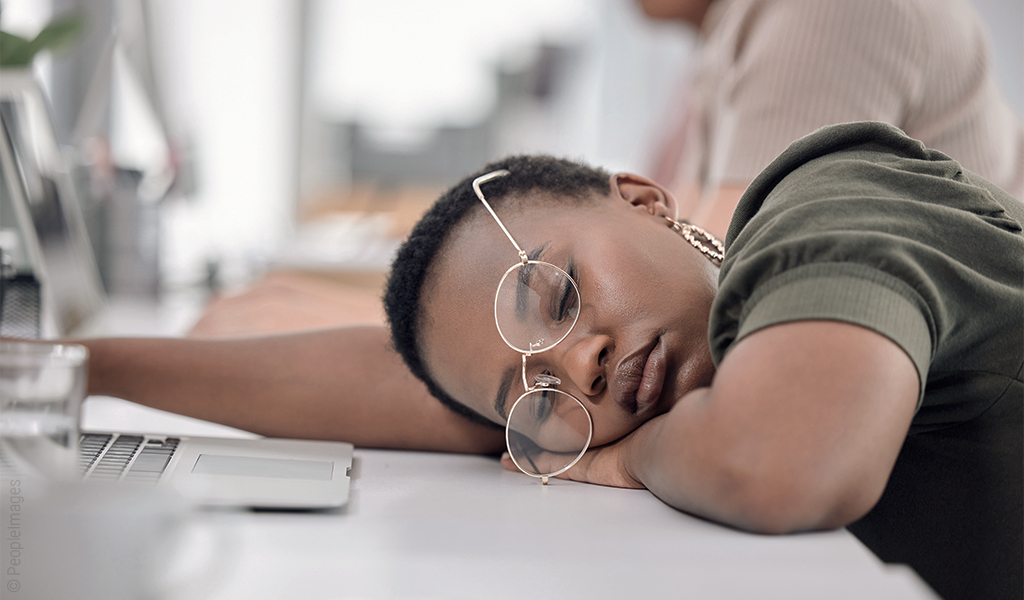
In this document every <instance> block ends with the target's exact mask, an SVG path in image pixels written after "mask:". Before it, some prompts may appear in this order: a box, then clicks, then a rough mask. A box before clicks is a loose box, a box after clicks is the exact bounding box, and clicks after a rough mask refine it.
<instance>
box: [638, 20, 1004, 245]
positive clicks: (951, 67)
mask: <svg viewBox="0 0 1024 600" xmlns="http://www.w3.org/2000/svg"><path fill="white" fill-rule="evenodd" d="M638 2H639V4H640V6H641V7H642V8H643V10H644V11H645V13H646V14H647V15H648V16H650V17H652V18H655V19H664V20H676V21H683V22H686V23H689V24H691V25H693V26H695V27H698V28H699V30H700V31H699V35H700V39H701V48H700V54H699V56H698V58H697V59H696V60H697V64H696V67H695V74H694V76H693V78H692V80H691V81H690V82H689V84H688V85H687V87H686V92H685V93H684V94H682V95H681V96H680V98H679V100H678V102H677V103H676V114H675V115H673V116H672V117H671V118H670V119H668V121H669V122H671V123H672V125H671V126H670V133H669V135H667V137H666V139H665V140H664V141H663V143H662V146H661V148H660V150H659V151H658V153H657V156H656V159H655V165H654V169H653V171H652V173H653V178H654V179H655V180H656V181H659V182H661V183H663V184H665V185H668V186H669V187H670V189H672V190H673V191H674V192H675V193H676V195H677V196H678V197H679V198H680V202H681V206H680V216H684V217H687V218H689V220H691V221H693V222H694V223H697V224H699V225H703V226H704V227H706V228H707V229H709V230H711V231H712V232H714V233H716V234H718V235H724V234H725V230H726V228H727V227H728V224H729V220H730V218H731V217H732V211H733V209H734V208H735V207H736V203H737V202H738V201H739V197H740V195H741V194H742V193H743V190H744V189H745V188H746V186H747V184H749V183H750V182H751V181H752V180H753V179H754V177H755V176H756V175H757V174H758V173H759V172H760V171H761V170H762V169H764V168H765V167H766V166H767V165H768V163H769V162H771V161H772V159H774V158H775V157H776V156H777V155H778V154H779V153H780V152H782V151H783V150H784V149H785V148H786V147H787V146H788V145H789V144H790V143H791V142H793V141H794V140H796V139H798V138H800V137H802V136H804V135H807V134H809V133H811V132H812V131H814V130H816V129H818V128H819V127H823V126H825V125H830V124H834V123H844V122H850V121H882V122H885V123H889V124H892V125H895V126H897V127H899V128H900V129H902V130H903V131H905V132H906V133H907V135H909V136H910V137H912V138H915V139H918V140H921V141H922V142H924V144H925V145H926V146H928V147H929V148H934V149H936V150H939V151H941V152H944V153H946V154H948V155H949V156H951V157H952V158H954V159H955V160H957V161H958V162H960V163H961V164H962V165H964V166H965V167H966V168H968V169H970V170H972V171H974V172H976V173H978V174H980V175H982V176H983V177H985V178H986V179H988V180H989V181H991V182H993V183H995V184H996V185H998V186H1000V187H1002V188H1003V189H1004V190H1006V191H1008V192H1010V194H1011V195H1013V196H1015V197H1016V198H1017V199H1018V200H1022V201H1024V126H1022V124H1021V121H1020V119H1019V118H1018V116H1017V115H1015V114H1014V112H1013V110H1012V109H1011V108H1010V107H1009V105H1008V104H1007V102H1006V101H1005V99H1004V98H1003V97H1002V96H1001V95H1000V92H999V89H998V87H997V84H996V80H995V76H994V73H993V67H992V56H991V48H990V41H989V38H988V34H987V32H986V29H985V26H984V23H983V21H982V20H981V18H980V17H979V16H978V15H977V13H976V12H975V11H974V9H973V8H972V6H971V4H970V2H968V1H967V0H859V1H857V2H847V1H845V0H638Z"/></svg>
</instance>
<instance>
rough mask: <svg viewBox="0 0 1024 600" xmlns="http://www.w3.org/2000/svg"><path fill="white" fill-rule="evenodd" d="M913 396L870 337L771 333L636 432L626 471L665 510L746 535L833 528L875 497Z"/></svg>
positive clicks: (793, 330) (832, 325) (796, 327)
mask: <svg viewBox="0 0 1024 600" xmlns="http://www.w3.org/2000/svg"><path fill="white" fill-rule="evenodd" d="M917 397H918V378H917V373H916V370H915V368H914V365H913V363H912V362H911V361H910V359H909V357H908V356H907V355H906V354H905V353H904V352H903V351H902V350H901V349H900V348H899V347H898V346H897V345H896V344H895V343H893V342H891V341H890V340H888V339H887V338H884V337H882V336H881V335H879V334H877V333H874V332H872V331H870V330H867V329H864V328H861V327H858V326H855V325H850V324H846V323H840V322H830V321H820V322H815V321H805V322H795V323H789V324H785V325H778V326H774V327H769V328H766V329H763V330H761V331H759V332H757V333H754V334H752V335H751V336H749V337H747V338H744V340H742V341H741V342H739V343H738V344H737V345H736V346H735V347H734V348H733V349H732V350H731V351H730V353H729V354H728V355H727V356H726V358H725V360H724V361H723V362H722V364H721V365H720V367H719V369H718V372H717V373H716V374H715V378H714V380H713V382H712V385H711V387H710V388H701V389H698V390H694V391H692V392H690V393H689V394H687V395H686V396H684V397H683V398H681V399H680V400H679V402H677V403H676V404H675V406H674V407H673V408H672V410H670V411H669V412H668V413H666V414H665V415H662V416H661V417H659V418H658V419H655V420H652V421H651V422H649V423H648V424H646V425H645V426H644V427H642V428H640V429H638V430H637V431H636V432H635V433H634V435H633V436H632V437H631V438H630V439H629V440H628V442H629V443H628V449H627V451H626V460H627V466H626V468H627V470H628V471H629V473H630V474H631V475H632V476H633V477H634V478H635V479H637V480H638V481H639V482H641V483H642V484H643V485H644V486H646V487H647V488H649V489H650V490H651V491H652V492H654V493H655V494H656V495H657V496H658V497H659V498H661V499H663V500H664V501H665V502H667V503H668V504H671V505H672V506H675V507H676V508H679V509H681V510H685V511H688V512H693V513H695V514H699V515H702V516H705V517H708V518H711V519H714V520H716V521H721V522H724V523H728V524H730V525H735V526H738V527H742V528H744V529H751V530H755V531H764V532H786V531H799V530H808V529H822V528H834V527H840V526H843V525H846V524H848V523H850V522H852V521H854V520H856V519H858V518H860V517H861V516H862V515H864V514H865V513H866V512H867V511H868V510H870V509H871V507H872V506H874V504H875V503H876V502H877V501H878V498H879V497H880V496H881V494H882V491H883V490H884V489H885V486H886V483H887V481H888V478H889V474H890V472H891V471H892V467H893V465H894V463H895V461H896V456H897V455H898V453H899V450H900V448H901V446H902V444H903V441H904V439H905V438H906V435H907V430H908V428H909V425H910V421H911V419H912V418H913V414H914V408H915V406H916V399H917Z"/></svg>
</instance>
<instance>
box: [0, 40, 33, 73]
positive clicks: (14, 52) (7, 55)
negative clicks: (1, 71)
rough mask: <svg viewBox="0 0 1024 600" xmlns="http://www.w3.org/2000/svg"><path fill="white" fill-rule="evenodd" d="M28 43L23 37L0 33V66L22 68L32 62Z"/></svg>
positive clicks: (31, 53)
mask: <svg viewBox="0 0 1024 600" xmlns="http://www.w3.org/2000/svg"><path fill="white" fill-rule="evenodd" d="M33 54H35V53H34V52H32V51H31V49H30V42H29V41H28V40H26V39H25V38H23V37H20V36H17V35H14V34H12V33H7V32H6V31H0V66H4V67H23V66H26V65H28V63H30V62H32V55H33Z"/></svg>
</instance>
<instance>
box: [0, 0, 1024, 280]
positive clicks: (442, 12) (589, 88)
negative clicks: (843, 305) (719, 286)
mask: <svg viewBox="0 0 1024 600" xmlns="http://www.w3.org/2000/svg"><path fill="white" fill-rule="evenodd" d="M974 4H975V5H976V7H977V9H978V11H979V12H980V13H981V14H982V16H983V17H984V18H985V20H986V22H987V23H988V25H989V29H990V32H991V34H992V37H993V44H994V48H995V66H996V70H997V73H998V75H999V80H1000V85H1001V87H1002V91H1003V93H1004V95H1006V96H1007V98H1008V99H1009V100H1010V102H1011V104H1012V106H1013V107H1014V109H1015V110H1016V111H1017V113H1018V115H1024V0H974ZM0 6H2V13H0V29H2V30H3V31H6V32H12V33H16V34H18V35H22V36H25V37H31V36H32V35H34V34H35V33H36V32H38V31H39V30H40V29H41V28H42V27H43V26H44V25H45V24H46V23H48V22H51V21H52V20H53V19H54V18H55V16H61V15H66V14H73V15H76V16H77V17H78V18H80V20H81V28H80V30H79V31H78V34H77V36H76V39H74V40H73V41H72V42H71V43H69V44H68V45H67V46H66V47H65V48H63V49H61V50H60V51H53V52H44V53H42V54H41V55H39V56H38V57H37V58H36V59H35V60H34V62H33V63H32V71H33V73H34V75H35V77H36V79H37V81H39V82H40V84H41V87H42V88H43V91H44V94H45V96H46V98H47V100H48V102H49V105H50V110H51V112H52V115H51V116H52V120H53V124H54V130H55V135H56V138H57V141H58V143H59V145H60V147H61V149H62V151H63V154H64V156H65V159H66V160H67V164H68V169H69V171H70V172H71V174H72V178H71V179H72V181H73V182H74V186H75V189H76V192H77V195H78V197H79V201H80V204H81V206H82V212H83V216H84V221H85V225H86V228H87V230H88V232H89V237H90V241H91V244H92V248H93V251H94V253H95V257H96V263H97V265H98V268H99V272H100V276H101V279H102V284H103V287H104V289H105V291H106V292H107V294H108V295H110V296H111V297H124V296H129V297H138V298H147V299H153V300H159V299H161V298H163V297H166V296H167V295H168V294H175V293H178V292H182V291H188V290H201V291H203V293H211V292H221V293H225V292H226V293H231V292H232V291H233V290H238V289H241V288H243V287H244V286H246V285H249V284H251V283H252V282H254V281H257V280H259V279H260V278H262V277H265V276H266V275H267V274H268V273H271V272H274V271H288V272H293V273H295V272H299V273H315V274H318V275H322V276H327V277H331V278H342V279H344V280H345V281H347V282H349V283H351V284H354V285H361V286H364V287H366V288H368V289H376V288H377V287H378V286H379V284H380V282H381V281H382V280H383V273H384V271H385V270H386V268H387V264H388V261H389V259H390V256H391V253H392V252H393V250H394V248H395V245H396V244H397V243H398V240H400V239H401V237H402V235H404V234H405V233H406V232H407V231H408V229H409V228H410V227H411V225H412V223H413V222H414V221H415V219H416V217H417V216H418V215H419V214H420V213H421V212H422V210H424V209H425V208H426V206H427V204H429V202H430V201H431V200H432V199H433V198H434V197H435V196H436V195H437V193H438V192H439V191H441V190H443V189H444V188H445V187H446V186H448V185H450V184H452V183H454V182H455V181H457V180H458V179H460V178H461V177H462V176H464V175H465V174H467V173H469V172H471V171H473V170H476V169H477V168H479V167H480V166H481V165H482V164H483V163H484V162H486V161H488V160H490V159H493V158H497V157H500V156H503V155H505V154H509V153H518V152H546V153H551V154H556V155H561V156H569V157H578V158H583V159H585V160H587V161H589V162H592V163H596V164H599V165H602V166H605V167H608V168H610V169H612V170H631V171H637V172H640V173H644V172H647V171H649V169H650V162H651V160H652V152H653V149H654V148H655V146H656V141H657V139H658V135H659V134H660V133H661V131H660V129H659V127H663V126H664V119H663V117H664V115H665V113H666V111H667V109H668V102H669V99H670V98H672V97H673V94H674V92H675V91H677V89H678V86H679V85H681V81H682V80H683V78H684V76H685V74H686V72H687V68H688V64H689V61H690V59H691V57H692V55H693V50H694V42H695V35H696V34H695V31H693V30H692V29H690V28H688V27H687V26H685V25H682V24H671V23H656V22H653V21H651V20H649V19H646V18H645V17H644V16H643V15H642V13H641V12H640V10H639V8H637V7H636V6H635V5H634V3H633V2H632V0H519V1H518V2H507V1H498V0H431V1H429V2H424V1H422V0H216V1H211V0H3V2H2V5H0Z"/></svg>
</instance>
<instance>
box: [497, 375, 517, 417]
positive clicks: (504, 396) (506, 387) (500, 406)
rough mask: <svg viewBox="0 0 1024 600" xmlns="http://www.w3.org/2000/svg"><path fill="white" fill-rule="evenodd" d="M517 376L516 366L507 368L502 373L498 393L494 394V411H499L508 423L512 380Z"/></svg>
mask: <svg viewBox="0 0 1024 600" xmlns="http://www.w3.org/2000/svg"><path fill="white" fill-rule="evenodd" d="M515 378H516V368H515V367H509V368H508V369H505V372H504V373H503V374H502V375H501V383H500V384H499V385H498V393H497V394H496V395H495V396H494V411H495V412H496V413H498V416H499V417H501V418H502V419H504V420H505V422H506V423H508V412H507V410H506V404H507V403H508V393H509V391H511V390H512V382H513V381H514V380H515Z"/></svg>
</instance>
